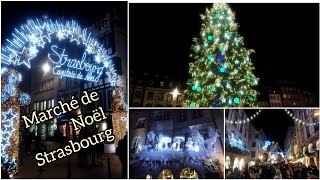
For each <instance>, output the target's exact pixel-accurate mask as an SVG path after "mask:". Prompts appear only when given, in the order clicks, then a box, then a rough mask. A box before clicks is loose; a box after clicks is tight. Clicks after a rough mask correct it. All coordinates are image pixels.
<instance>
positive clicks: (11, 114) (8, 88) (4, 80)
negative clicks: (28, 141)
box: [1, 68, 31, 175]
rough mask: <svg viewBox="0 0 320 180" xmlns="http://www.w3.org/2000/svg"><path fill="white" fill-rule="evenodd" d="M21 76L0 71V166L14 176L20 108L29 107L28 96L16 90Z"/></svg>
mask: <svg viewBox="0 0 320 180" xmlns="http://www.w3.org/2000/svg"><path fill="white" fill-rule="evenodd" d="M21 81H22V76H21V74H20V73H18V72H17V71H16V70H14V69H6V68H2V69H1V110H2V113H1V115H2V117H1V134H2V136H1V164H2V165H5V168H6V170H7V171H8V172H9V173H10V174H11V175H14V174H15V173H17V171H18V164H17V159H18V158H19V129H20V120H19V117H20V115H19V112H20V106H26V105H29V104H30V102H31V98H30V95H29V94H26V93H21V92H20V90H19V89H18V88H17V87H18V85H19V83H20V82H21Z"/></svg>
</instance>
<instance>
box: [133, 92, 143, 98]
mask: <svg viewBox="0 0 320 180" xmlns="http://www.w3.org/2000/svg"><path fill="white" fill-rule="evenodd" d="M141 96H142V92H141V91H136V92H135V93H134V97H135V98H136V99H141Z"/></svg>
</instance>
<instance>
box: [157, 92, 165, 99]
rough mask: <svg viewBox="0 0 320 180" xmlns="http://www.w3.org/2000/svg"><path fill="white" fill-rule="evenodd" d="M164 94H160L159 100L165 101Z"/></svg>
mask: <svg viewBox="0 0 320 180" xmlns="http://www.w3.org/2000/svg"><path fill="white" fill-rule="evenodd" d="M163 97H164V93H158V100H161V101H162V100H163Z"/></svg>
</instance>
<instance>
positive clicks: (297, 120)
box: [284, 109, 319, 126]
mask: <svg viewBox="0 0 320 180" xmlns="http://www.w3.org/2000/svg"><path fill="white" fill-rule="evenodd" d="M284 111H285V112H286V113H287V114H288V115H289V116H290V117H291V118H292V120H294V121H295V122H299V123H300V124H303V125H307V126H312V125H314V126H315V125H316V123H305V122H304V121H303V120H302V119H299V118H295V117H294V114H293V113H291V112H290V111H289V110H287V109H285V110H284ZM318 120H319V119H318ZM317 123H318V124H319V121H318V122H317Z"/></svg>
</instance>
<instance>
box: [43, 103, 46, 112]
mask: <svg viewBox="0 0 320 180" xmlns="http://www.w3.org/2000/svg"><path fill="white" fill-rule="evenodd" d="M46 109H47V101H43V110H46Z"/></svg>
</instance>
